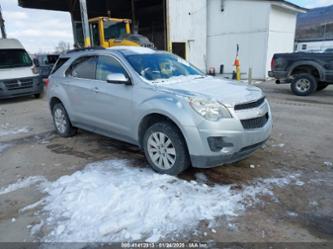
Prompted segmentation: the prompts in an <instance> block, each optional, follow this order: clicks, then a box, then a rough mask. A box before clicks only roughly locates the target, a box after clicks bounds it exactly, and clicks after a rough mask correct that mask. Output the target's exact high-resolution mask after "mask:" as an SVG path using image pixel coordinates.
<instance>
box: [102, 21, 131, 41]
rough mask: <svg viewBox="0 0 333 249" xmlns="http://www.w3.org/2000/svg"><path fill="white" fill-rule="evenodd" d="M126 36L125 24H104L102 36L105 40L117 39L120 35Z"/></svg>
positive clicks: (109, 22) (111, 22)
mask: <svg viewBox="0 0 333 249" xmlns="http://www.w3.org/2000/svg"><path fill="white" fill-rule="evenodd" d="M125 34H126V23H125V22H113V21H105V22H104V35H105V39H106V40H110V39H119V38H121V37H122V35H125Z"/></svg>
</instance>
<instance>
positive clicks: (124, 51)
mask: <svg viewBox="0 0 333 249" xmlns="http://www.w3.org/2000/svg"><path fill="white" fill-rule="evenodd" d="M94 52H98V53H99V54H105V53H119V54H121V55H123V56H128V55H136V54H154V53H157V52H158V50H153V49H150V48H145V47H135V46H116V47H111V48H107V49H105V48H101V47H94V48H80V49H74V50H70V51H68V52H67V53H65V54H62V55H61V56H60V57H72V56H75V57H76V56H82V55H88V54H91V53H94Z"/></svg>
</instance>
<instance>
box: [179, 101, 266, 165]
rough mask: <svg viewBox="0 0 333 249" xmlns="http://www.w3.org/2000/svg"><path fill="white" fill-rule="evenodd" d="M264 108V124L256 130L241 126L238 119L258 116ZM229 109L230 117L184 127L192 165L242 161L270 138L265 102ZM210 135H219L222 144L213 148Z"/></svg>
mask: <svg viewBox="0 0 333 249" xmlns="http://www.w3.org/2000/svg"><path fill="white" fill-rule="evenodd" d="M263 110H264V113H265V114H267V116H268V120H267V122H266V123H265V125H264V126H263V127H260V128H255V129H245V128H244V127H243V125H242V122H241V120H245V119H249V118H253V117H257V116H258V115H259V114H258V113H262V111H263ZM230 111H231V112H232V115H233V117H234V118H233V119H229V120H228V119H225V120H221V121H219V122H208V121H203V122H202V123H201V124H200V125H199V126H198V127H187V129H186V131H187V132H186V135H185V137H186V141H187V144H188V149H189V153H190V158H191V162H192V166H193V167H195V168H212V167H216V166H220V165H223V164H230V163H234V162H237V161H240V160H243V159H244V158H246V157H248V156H249V155H251V154H252V153H253V152H255V151H256V150H257V149H258V148H260V147H261V146H262V145H263V144H264V143H265V142H266V141H267V140H268V138H269V137H270V134H271V132H272V114H271V111H270V108H269V105H268V102H267V101H265V103H264V104H263V105H262V106H260V107H258V108H254V109H250V110H244V111H239V112H236V111H233V110H230ZM211 137H218V138H222V139H223V144H224V145H225V147H223V148H222V149H220V150H219V151H214V150H212V147H211V144H209V142H208V140H209V138H211Z"/></svg>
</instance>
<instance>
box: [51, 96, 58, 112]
mask: <svg viewBox="0 0 333 249" xmlns="http://www.w3.org/2000/svg"><path fill="white" fill-rule="evenodd" d="M58 103H61V101H60V99H58V98H57V97H53V98H52V99H51V101H50V108H51V111H52V110H53V107H54V105H55V104H58Z"/></svg>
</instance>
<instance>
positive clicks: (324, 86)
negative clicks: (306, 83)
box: [317, 82, 328, 92]
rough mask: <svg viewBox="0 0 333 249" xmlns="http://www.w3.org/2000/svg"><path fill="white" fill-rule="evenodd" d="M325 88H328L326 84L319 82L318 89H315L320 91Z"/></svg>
mask: <svg viewBox="0 0 333 249" xmlns="http://www.w3.org/2000/svg"><path fill="white" fill-rule="evenodd" d="M326 87H328V83H325V82H319V83H318V87H317V91H318V92H319V91H322V90H324V89H325V88H326Z"/></svg>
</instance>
